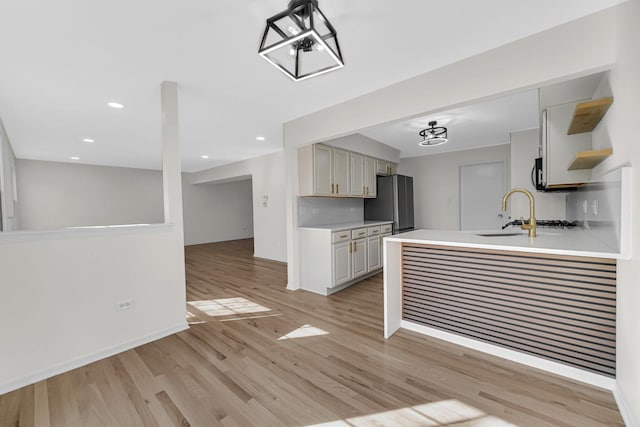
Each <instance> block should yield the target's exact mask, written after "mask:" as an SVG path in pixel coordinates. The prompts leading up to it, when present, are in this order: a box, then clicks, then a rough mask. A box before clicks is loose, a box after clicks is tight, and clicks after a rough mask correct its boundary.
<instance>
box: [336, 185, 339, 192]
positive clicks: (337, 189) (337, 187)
mask: <svg viewBox="0 0 640 427" xmlns="http://www.w3.org/2000/svg"><path fill="white" fill-rule="evenodd" d="M336 194H340V184H336Z"/></svg>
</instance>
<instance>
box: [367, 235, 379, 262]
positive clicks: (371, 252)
mask: <svg viewBox="0 0 640 427" xmlns="http://www.w3.org/2000/svg"><path fill="white" fill-rule="evenodd" d="M367 258H368V260H369V262H368V263H367V264H368V267H369V271H374V270H377V269H379V268H382V237H381V236H372V237H369V238H368V239H367Z"/></svg>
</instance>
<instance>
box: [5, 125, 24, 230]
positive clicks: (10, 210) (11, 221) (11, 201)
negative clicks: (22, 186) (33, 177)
mask: <svg viewBox="0 0 640 427" xmlns="http://www.w3.org/2000/svg"><path fill="white" fill-rule="evenodd" d="M15 162H16V156H15V155H14V153H13V148H12V147H11V141H10V140H9V136H8V135H7V132H6V130H5V128H4V125H3V123H2V120H0V193H1V194H2V198H0V208H1V209H0V211H2V218H1V219H2V221H1V222H2V226H1V227H0V231H14V230H17V229H18V226H19V220H18V215H19V212H20V208H19V207H18V202H17V194H16V193H17V191H15V190H16V188H15V187H16V186H15V173H14V172H15Z"/></svg>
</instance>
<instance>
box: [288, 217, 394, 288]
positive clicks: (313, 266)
mask: <svg viewBox="0 0 640 427" xmlns="http://www.w3.org/2000/svg"><path fill="white" fill-rule="evenodd" d="M390 227H391V224H390V223H386V224H383V225H381V226H380V225H377V224H376V225H370V226H364V227H363V226H362V225H361V226H358V227H353V228H350V229H342V230H339V231H335V230H331V229H330V228H322V227H321V228H310V227H309V228H307V227H304V228H300V229H299V230H300V267H301V268H300V287H301V288H302V289H305V290H307V291H311V292H316V293H319V294H322V295H329V294H331V293H333V292H337V291H339V290H341V289H343V288H345V287H347V286H349V285H352V284H354V283H357V282H359V281H361V280H363V279H365V278H366V277H369V276H372V275H374V274H376V273H377V272H379V271H380V270H381V269H382V246H381V244H382V233H383V232H384V230H388V229H390Z"/></svg>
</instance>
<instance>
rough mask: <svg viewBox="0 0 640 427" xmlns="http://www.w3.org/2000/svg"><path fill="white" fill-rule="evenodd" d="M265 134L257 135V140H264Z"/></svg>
mask: <svg viewBox="0 0 640 427" xmlns="http://www.w3.org/2000/svg"><path fill="white" fill-rule="evenodd" d="M264 140H265V138H264V136H256V141H264Z"/></svg>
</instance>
